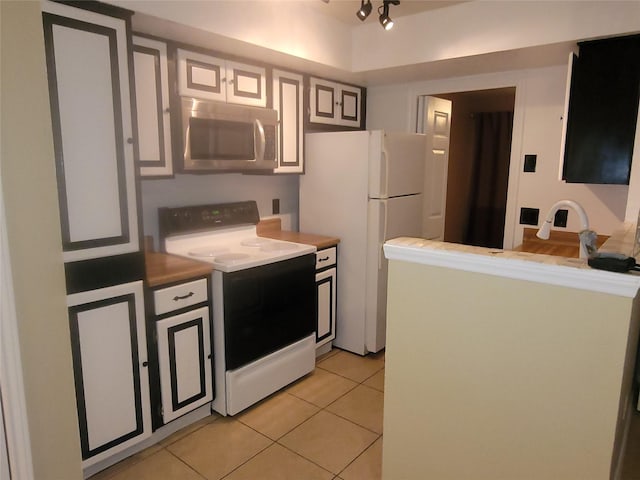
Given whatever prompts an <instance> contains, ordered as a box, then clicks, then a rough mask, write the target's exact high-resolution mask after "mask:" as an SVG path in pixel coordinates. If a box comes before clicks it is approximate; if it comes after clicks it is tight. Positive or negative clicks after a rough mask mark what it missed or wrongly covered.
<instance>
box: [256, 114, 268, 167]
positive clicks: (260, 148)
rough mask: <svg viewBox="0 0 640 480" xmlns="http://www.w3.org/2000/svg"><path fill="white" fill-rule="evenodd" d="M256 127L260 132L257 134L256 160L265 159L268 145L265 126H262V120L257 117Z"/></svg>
mask: <svg viewBox="0 0 640 480" xmlns="http://www.w3.org/2000/svg"><path fill="white" fill-rule="evenodd" d="M255 128H256V132H257V134H258V135H257V136H256V160H258V161H262V160H264V150H265V147H266V140H265V137H264V127H263V126H262V122H261V121H260V120H258V119H257V118H256V120H255Z"/></svg>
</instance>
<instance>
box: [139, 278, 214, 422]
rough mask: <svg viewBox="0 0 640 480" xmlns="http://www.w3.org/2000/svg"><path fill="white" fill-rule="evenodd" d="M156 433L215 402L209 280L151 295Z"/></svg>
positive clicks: (168, 286) (173, 286)
mask: <svg viewBox="0 0 640 480" xmlns="http://www.w3.org/2000/svg"><path fill="white" fill-rule="evenodd" d="M149 299H150V301H151V305H150V311H152V312H153V316H152V317H151V318H150V323H149V330H150V334H151V335H152V336H151V337H150V338H153V339H154V342H153V346H152V353H151V354H150V356H151V358H152V359H153V363H154V364H153V365H152V370H151V374H152V380H151V384H152V404H153V405H154V407H153V425H154V429H157V428H160V427H161V426H163V425H166V424H167V423H169V422H171V421H172V420H175V419H176V418H178V417H181V416H182V415H184V414H186V413H189V412H190V411H192V410H195V409H196V408H198V407H200V406H202V405H205V404H206V403H209V402H211V401H212V400H213V393H214V392H213V372H212V365H213V360H212V353H213V352H212V347H211V313H210V312H211V304H210V300H209V299H210V296H209V279H208V278H196V279H189V280H184V281H180V282H176V283H172V284H165V285H162V286H159V287H157V288H154V289H153V290H151V292H150V296H149Z"/></svg>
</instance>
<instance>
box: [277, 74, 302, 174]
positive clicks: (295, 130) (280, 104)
mask: <svg viewBox="0 0 640 480" xmlns="http://www.w3.org/2000/svg"><path fill="white" fill-rule="evenodd" d="M303 90H304V83H303V77H302V75H298V74H295V73H289V72H283V71H279V70H274V71H273V107H274V108H275V110H276V111H277V112H278V133H277V135H278V167H277V168H276V169H275V170H274V173H302V172H303V171H304V161H303V158H304V157H303V155H304V141H303V140H304V134H303Z"/></svg>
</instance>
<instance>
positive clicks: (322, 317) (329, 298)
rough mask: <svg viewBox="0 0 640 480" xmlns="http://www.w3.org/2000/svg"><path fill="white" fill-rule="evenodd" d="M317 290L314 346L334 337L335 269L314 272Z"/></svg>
mask: <svg viewBox="0 0 640 480" xmlns="http://www.w3.org/2000/svg"><path fill="white" fill-rule="evenodd" d="M316 288H317V290H318V318H317V330H316V347H319V346H321V345H324V344H325V343H327V342H330V341H331V340H333V339H334V338H335V337H336V269H335V268H330V269H328V270H325V271H323V272H320V273H317V274H316Z"/></svg>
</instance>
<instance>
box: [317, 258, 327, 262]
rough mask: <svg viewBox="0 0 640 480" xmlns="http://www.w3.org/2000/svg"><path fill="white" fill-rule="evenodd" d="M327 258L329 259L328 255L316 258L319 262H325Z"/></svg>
mask: <svg viewBox="0 0 640 480" xmlns="http://www.w3.org/2000/svg"><path fill="white" fill-rule="evenodd" d="M327 260H329V257H322V258H319V259H318V261H319V262H326V261H327Z"/></svg>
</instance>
